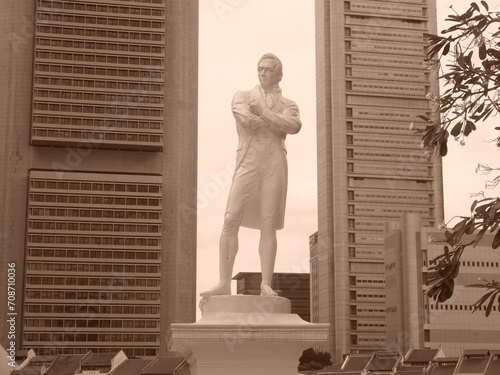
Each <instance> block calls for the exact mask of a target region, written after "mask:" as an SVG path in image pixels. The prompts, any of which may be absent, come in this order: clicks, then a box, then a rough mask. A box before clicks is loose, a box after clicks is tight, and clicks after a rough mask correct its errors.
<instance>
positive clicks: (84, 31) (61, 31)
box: [38, 25, 164, 42]
mask: <svg viewBox="0 0 500 375" xmlns="http://www.w3.org/2000/svg"><path fill="white" fill-rule="evenodd" d="M42 33H44V34H55V35H73V36H77V37H79V36H81V37H85V38H103V39H104V38H106V39H125V40H133V41H146V40H147V41H152V42H163V40H164V36H163V33H158V32H156V33H155V32H147V33H146V32H140V33H139V32H134V31H126V30H110V29H95V28H91V29H89V28H80V27H66V26H64V27H62V26H49V25H39V26H38V34H39V35H40V34H42Z"/></svg>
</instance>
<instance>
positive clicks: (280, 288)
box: [233, 272, 311, 322]
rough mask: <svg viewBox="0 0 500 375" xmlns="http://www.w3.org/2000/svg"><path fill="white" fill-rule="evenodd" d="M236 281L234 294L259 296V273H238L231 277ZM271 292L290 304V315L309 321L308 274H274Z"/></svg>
mask: <svg viewBox="0 0 500 375" xmlns="http://www.w3.org/2000/svg"><path fill="white" fill-rule="evenodd" d="M233 280H236V293H237V294H244V295H254V296H256V295H260V283H261V282H262V274H261V273H260V272H239V273H238V274H237V275H236V276H234V277H233ZM271 287H272V288H273V290H274V291H275V292H276V293H278V295H279V296H280V297H283V298H288V299H289V300H290V302H291V313H292V314H297V315H298V316H300V317H301V318H302V319H304V320H305V321H306V322H310V321H311V308H310V285H309V274H308V273H281V272H275V273H274V274H273V280H272V283H271Z"/></svg>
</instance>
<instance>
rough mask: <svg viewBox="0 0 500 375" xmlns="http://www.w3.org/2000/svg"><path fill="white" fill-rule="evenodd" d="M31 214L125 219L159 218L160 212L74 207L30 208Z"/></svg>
mask: <svg viewBox="0 0 500 375" xmlns="http://www.w3.org/2000/svg"><path fill="white" fill-rule="evenodd" d="M30 214H31V215H33V216H58V217H92V218H105V219H126V220H159V219H160V217H161V213H160V212H154V211H132V210H127V211H117V210H85V209H76V208H68V209H66V208H58V209H55V208H43V207H42V208H35V207H31V208H30Z"/></svg>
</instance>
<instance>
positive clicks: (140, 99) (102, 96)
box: [34, 68, 163, 104]
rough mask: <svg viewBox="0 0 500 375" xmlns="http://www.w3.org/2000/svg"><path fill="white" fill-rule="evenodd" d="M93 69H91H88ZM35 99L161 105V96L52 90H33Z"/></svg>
mask: <svg viewBox="0 0 500 375" xmlns="http://www.w3.org/2000/svg"><path fill="white" fill-rule="evenodd" d="M90 69H93V68H90ZM144 73H149V72H146V71H145V72H144ZM34 96H35V97H40V98H54V99H71V100H86V101H99V102H112V103H115V104H118V103H140V104H147V103H153V104H163V96H151V95H133V94H129V95H126V94H124V95H120V94H115V93H99V92H95V93H94V92H82V91H54V90H40V89H38V90H35V92H34Z"/></svg>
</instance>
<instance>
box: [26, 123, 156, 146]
mask: <svg viewBox="0 0 500 375" xmlns="http://www.w3.org/2000/svg"><path fill="white" fill-rule="evenodd" d="M35 124H37V123H36V122H35ZM33 136H34V137H35V138H36V137H41V138H70V139H75V140H80V139H89V140H91V141H96V142H102V141H104V140H105V141H120V142H145V143H156V144H159V143H161V136H159V135H154V134H135V133H125V132H120V133H109V132H101V131H79V130H62V129H58V130H57V129H56V130H55V129H37V128H34V129H33Z"/></svg>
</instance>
